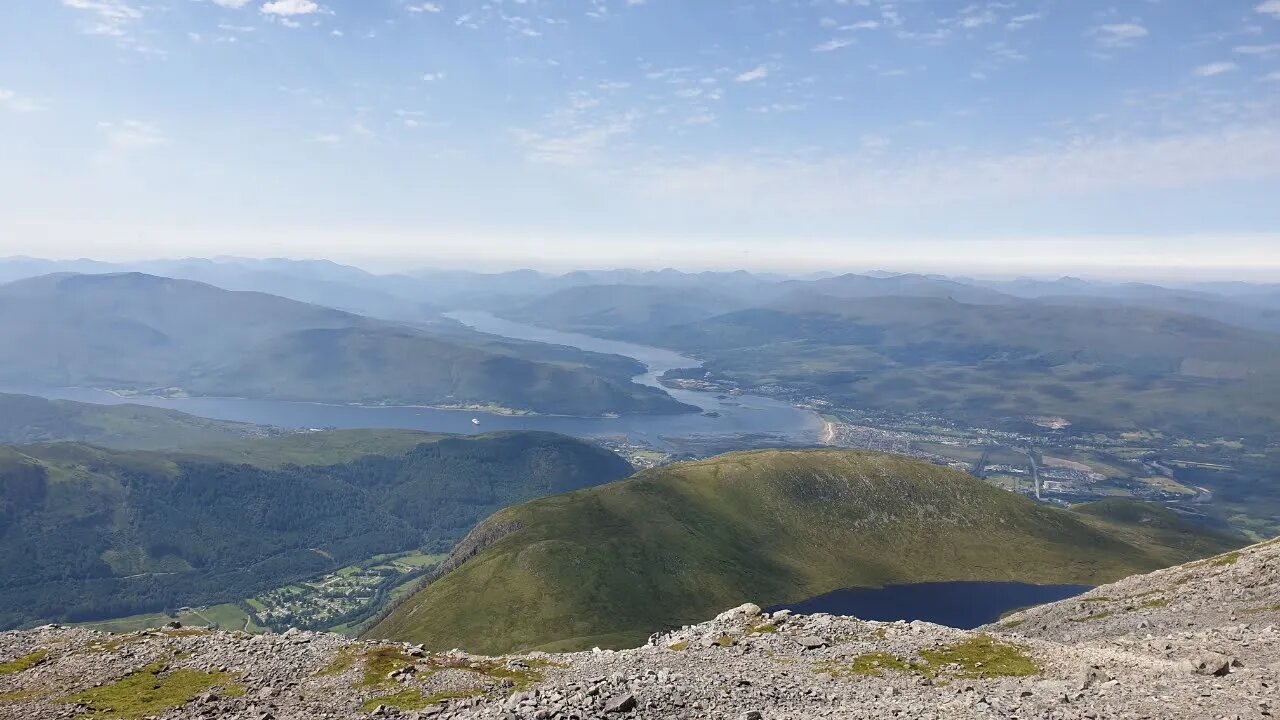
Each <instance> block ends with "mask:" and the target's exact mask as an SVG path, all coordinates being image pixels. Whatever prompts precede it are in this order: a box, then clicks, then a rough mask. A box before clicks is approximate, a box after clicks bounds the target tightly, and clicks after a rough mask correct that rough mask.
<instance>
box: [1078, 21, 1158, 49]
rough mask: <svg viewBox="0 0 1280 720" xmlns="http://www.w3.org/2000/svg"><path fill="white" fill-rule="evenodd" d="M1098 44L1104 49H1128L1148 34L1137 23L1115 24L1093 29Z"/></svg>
mask: <svg viewBox="0 0 1280 720" xmlns="http://www.w3.org/2000/svg"><path fill="white" fill-rule="evenodd" d="M1092 32H1093V35H1094V37H1096V38H1097V39H1098V44H1100V45H1104V46H1106V47H1129V46H1130V45H1132V44H1133V43H1134V41H1136V40H1141V39H1142V38H1144V37H1146V36H1147V35H1149V34H1150V33H1148V32H1147V29H1146V28H1145V27H1143V26H1142V25H1139V24H1138V23H1132V22H1129V23H1115V24H1112V25H1103V26H1101V27H1097V28H1094V29H1093V31H1092Z"/></svg>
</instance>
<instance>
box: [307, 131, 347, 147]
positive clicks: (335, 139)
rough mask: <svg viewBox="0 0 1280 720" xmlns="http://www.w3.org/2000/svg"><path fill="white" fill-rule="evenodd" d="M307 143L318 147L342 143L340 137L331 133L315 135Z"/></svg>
mask: <svg viewBox="0 0 1280 720" xmlns="http://www.w3.org/2000/svg"><path fill="white" fill-rule="evenodd" d="M308 142H313V143H318V144H320V145H337V144H339V143H341V142H342V137H341V136H340V135H335V134H333V133H317V134H315V135H312V136H311V137H310V138H308Z"/></svg>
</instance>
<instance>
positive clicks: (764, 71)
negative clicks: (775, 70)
mask: <svg viewBox="0 0 1280 720" xmlns="http://www.w3.org/2000/svg"><path fill="white" fill-rule="evenodd" d="M767 77H769V68H768V67H767V66H765V65H757V66H756V67H754V68H752V69H750V70H748V71H746V72H744V73H740V74H739V75H738V76H737V77H735V78H734V81H735V82H740V83H746V82H755V81H756V80H763V79H765V78H767Z"/></svg>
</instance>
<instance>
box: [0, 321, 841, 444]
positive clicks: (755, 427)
mask: <svg viewBox="0 0 1280 720" xmlns="http://www.w3.org/2000/svg"><path fill="white" fill-rule="evenodd" d="M449 317H451V318H453V319H454V320H457V321H458V322H460V323H463V324H464V325H467V326H469V327H471V328H474V329H475V330H478V331H480V332H485V333H490V334H493V335H501V336H504V337H509V338H515V339H517V340H533V341H539V342H547V343H554V344H558V345H568V346H572V347H577V348H580V349H582V350H589V351H594V352H602V353H613V354H617V355H625V356H627V357H631V358H635V359H636V360H638V361H639V362H641V363H643V364H644V365H645V366H646V368H647V369H646V371H645V372H644V373H643V374H641V375H638V376H636V378H635V381H636V382H638V383H641V384H645V385H652V386H656V387H661V385H660V384H659V382H658V378H659V377H660V376H661V375H662V373H664V372H666V371H667V370H671V369H673V368H688V367H697V366H699V365H700V364H701V363H700V362H699V361H698V360H697V359H695V358H691V357H687V356H684V355H680V354H679V353H676V352H673V351H671V350H665V349H663V348H657V347H650V346H647V345H637V344H635V343H627V342H621V341H617V340H606V339H603V338H597V337H592V336H590V335H582V334H578V333H569V332H561V331H557V330H549V329H546V328H540V327H536V326H533V325H525V324H523V323H516V322H511V321H508V320H503V319H501V318H498V317H495V316H493V315H491V314H489V313H484V312H472V311H467V312H455V313H450V315H449ZM664 389H665V388H664ZM0 390H2V391H3V392H16V393H26V394H30V395H41V396H44V397H48V398H54V399H62V400H77V401H80V402H91V403H98V404H122V403H135V404H139V405H151V406H154V407H163V408H169V409H173V410H180V411H182V412H185V413H190V414H192V415H199V416H201V417H208V418H216V419H219V420H236V421H240V422H251V423H259V424H263V425H275V426H279V427H287V428H324V427H336V428H407V429H414V430H428V431H433V432H449V433H467V434H474V433H481V432H491V431H494V430H548V431H552V432H558V433H564V434H566V435H574V436H577V437H619V436H626V437H627V438H629V439H630V440H631V441H632V442H636V443H639V444H646V445H651V446H654V447H657V448H661V449H665V450H672V449H677V446H675V445H673V444H672V443H671V442H670V441H671V440H672V439H688V438H724V439H731V438H745V437H750V438H754V439H755V441H756V442H759V443H760V444H811V443H816V442H817V441H818V438H819V435H820V434H821V432H822V428H823V423H822V420H821V419H820V418H819V417H818V416H817V415H816V414H814V413H812V412H810V411H808V410H804V409H801V408H797V407H794V406H792V405H789V404H787V403H785V402H781V401H779V400H773V399H771V398H767V397H760V396H754V395H739V396H734V397H730V398H728V399H724V400H722V399H718V398H717V397H716V395H717V393H710V392H700V391H694V390H670V389H667V392H669V393H670V394H671V395H672V396H673V397H675V398H676V399H677V400H680V401H681V402H685V403H688V404H690V405H696V406H697V407H700V408H702V409H703V411H704V412H714V413H717V414H718V415H719V416H718V417H708V416H706V415H701V414H697V413H686V414H680V415H629V416H623V417H619V418H577V417H551V416H518V417H513V416H507V415H498V414H492V413H479V412H474V411H467V410H436V409H431V408H420V407H359V406H351V405H328V404H323V403H307V402H290V401H284V400H253V399H245V398H211V397H197V398H162V397H129V398H122V397H119V396H117V395H115V394H113V393H110V392H107V391H104V390H96V389H92V388H45V387H6V388H2V389H0ZM472 418H475V419H478V420H479V421H480V424H479V425H476V424H474V423H472V422H471V421H472Z"/></svg>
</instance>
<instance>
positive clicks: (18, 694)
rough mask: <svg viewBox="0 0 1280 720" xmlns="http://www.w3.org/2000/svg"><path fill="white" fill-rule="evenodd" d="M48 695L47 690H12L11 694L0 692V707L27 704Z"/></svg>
mask: <svg viewBox="0 0 1280 720" xmlns="http://www.w3.org/2000/svg"><path fill="white" fill-rule="evenodd" d="M47 694H48V691H46V690H38V689H31V690H10V691H9V692H0V705H15V704H17V703H22V702H26V701H28V700H36V699H38V698H42V697H44V696H45V695H47Z"/></svg>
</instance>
